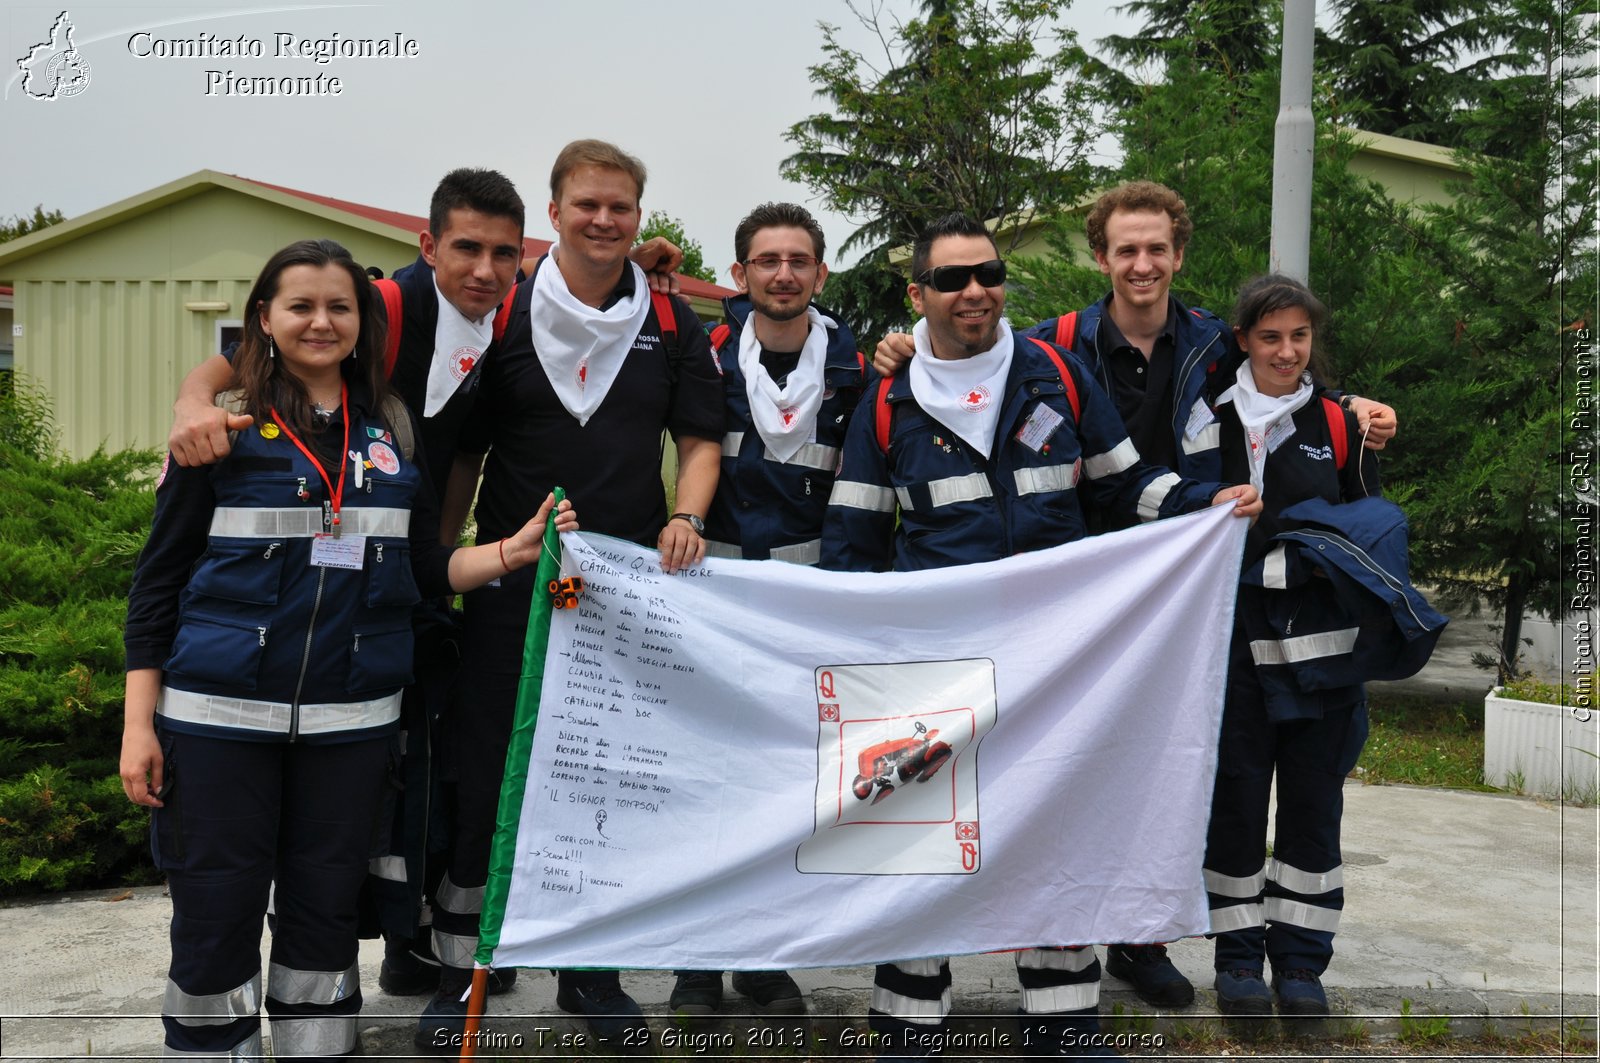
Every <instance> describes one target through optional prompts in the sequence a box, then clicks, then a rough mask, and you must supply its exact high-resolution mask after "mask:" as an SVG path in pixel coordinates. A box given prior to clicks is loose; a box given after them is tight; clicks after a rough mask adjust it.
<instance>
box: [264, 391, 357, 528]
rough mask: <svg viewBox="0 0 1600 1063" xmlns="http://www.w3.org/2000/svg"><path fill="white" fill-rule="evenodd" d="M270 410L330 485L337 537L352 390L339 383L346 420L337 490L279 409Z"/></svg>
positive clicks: (329, 493)
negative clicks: (280, 415) (284, 419)
mask: <svg viewBox="0 0 1600 1063" xmlns="http://www.w3.org/2000/svg"><path fill="white" fill-rule="evenodd" d="M269 409H271V410H272V420H273V421H274V422H275V423H276V424H277V426H278V427H279V428H281V429H282V430H283V434H284V435H286V436H288V437H289V442H291V443H293V444H294V445H295V446H297V447H299V448H300V453H302V454H304V455H305V456H306V457H307V458H309V459H310V461H311V464H312V465H315V466H316V467H317V474H318V475H320V476H321V477H322V482H323V483H324V484H327V485H328V501H329V504H330V507H331V513H332V520H331V522H330V523H331V524H332V525H333V532H334V534H335V535H337V534H338V533H339V507H340V504H341V503H342V502H343V500H344V470H345V467H346V464H347V463H346V462H345V460H344V455H346V454H348V453H350V389H349V388H348V387H347V386H346V385H345V382H344V381H342V380H341V381H339V413H340V416H342V417H343V418H344V446H342V447H340V448H339V455H340V456H339V486H338V487H337V488H335V487H334V486H333V481H331V480H329V479H328V470H326V469H324V468H323V467H322V462H320V461H318V460H317V456H316V455H315V454H313V453H311V451H309V450H307V449H306V445H305V444H304V443H302V442H300V437H299V436H297V435H295V434H294V433H293V432H291V431H290V430H289V426H288V425H286V424H284V423H283V418H282V417H279V416H278V408H277V407H276V406H272V407H269Z"/></svg>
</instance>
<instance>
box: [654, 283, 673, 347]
mask: <svg viewBox="0 0 1600 1063" xmlns="http://www.w3.org/2000/svg"><path fill="white" fill-rule="evenodd" d="M650 305H651V306H653V307H655V308H656V320H657V321H659V322H660V323H661V342H662V343H665V344H667V345H668V346H669V347H670V346H675V345H676V344H677V342H678V312H677V311H676V310H675V309H673V306H672V297H671V296H670V295H662V294H661V293H660V292H657V291H652V292H651V293H650ZM669 336H670V337H671V339H668V337H669Z"/></svg>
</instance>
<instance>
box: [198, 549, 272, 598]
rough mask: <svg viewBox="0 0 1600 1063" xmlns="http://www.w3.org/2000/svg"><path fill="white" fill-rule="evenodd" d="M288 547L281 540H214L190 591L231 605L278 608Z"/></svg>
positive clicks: (203, 558)
mask: <svg viewBox="0 0 1600 1063" xmlns="http://www.w3.org/2000/svg"><path fill="white" fill-rule="evenodd" d="M286 545H287V544H286V543H285V542H284V540H282V539H229V540H213V541H212V543H211V545H210V546H208V547H207V548H206V552H205V555H204V556H203V557H202V558H201V559H200V563H199V564H198V565H197V566H196V567H195V570H194V575H193V576H191V577H190V579H189V591H190V593H191V594H196V595H204V596H205V597H208V598H221V599H223V600H225V601H230V602H247V603H249V604H252V605H277V604H278V588H279V586H280V585H281V584H282V581H283V558H284V554H285V552H286V551H285V549H284V548H285V546H286Z"/></svg>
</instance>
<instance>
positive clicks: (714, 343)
mask: <svg viewBox="0 0 1600 1063" xmlns="http://www.w3.org/2000/svg"><path fill="white" fill-rule="evenodd" d="M731 335H733V329H732V328H731V327H730V326H729V325H728V323H727V322H726V321H724V322H723V323H722V324H720V325H718V326H717V327H716V328H714V329H712V330H711V349H712V350H713V351H716V352H717V353H718V354H721V353H722V345H723V344H724V343H727V342H728V337H729V336H731Z"/></svg>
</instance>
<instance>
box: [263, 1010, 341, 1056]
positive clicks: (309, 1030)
mask: <svg viewBox="0 0 1600 1063" xmlns="http://www.w3.org/2000/svg"><path fill="white" fill-rule="evenodd" d="M356 1019H357V1016H355V1015H319V1016H317V1017H316V1018H293V1019H280V1018H278V1017H277V1016H273V1017H272V1018H271V1029H272V1055H273V1057H274V1058H275V1059H290V1058H293V1057H295V1056H314V1057H326V1056H345V1055H349V1054H350V1051H351V1050H352V1049H353V1048H355V1046H356Z"/></svg>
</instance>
